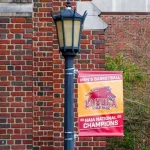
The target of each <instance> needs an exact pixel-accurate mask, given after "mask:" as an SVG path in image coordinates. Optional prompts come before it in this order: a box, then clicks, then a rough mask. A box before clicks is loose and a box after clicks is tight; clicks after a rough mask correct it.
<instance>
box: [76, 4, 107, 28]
mask: <svg viewBox="0 0 150 150" xmlns="http://www.w3.org/2000/svg"><path fill="white" fill-rule="evenodd" d="M86 10H87V13H88V15H87V17H86V19H85V22H84V26H83V29H85V30H86V29H87V30H88V29H91V30H99V29H106V28H107V26H108V25H107V24H106V23H105V22H104V21H103V20H102V19H101V18H100V17H99V15H100V14H101V11H100V9H98V7H96V6H95V5H94V4H93V3H91V2H77V12H78V13H79V14H81V15H82V14H83V13H84V12H85V11H86Z"/></svg>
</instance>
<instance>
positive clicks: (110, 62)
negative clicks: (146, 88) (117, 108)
mask: <svg viewBox="0 0 150 150" xmlns="http://www.w3.org/2000/svg"><path fill="white" fill-rule="evenodd" d="M106 70H111V71H112V70H114V71H115V70H116V71H123V77H124V88H125V89H131V88H132V85H133V84H138V83H139V82H140V83H141V82H143V81H145V79H146V74H144V73H143V72H142V69H141V68H140V67H138V66H137V65H136V64H134V63H133V62H132V60H131V59H129V58H126V57H125V56H124V55H123V53H120V54H119V55H117V56H116V57H110V56H106Z"/></svg>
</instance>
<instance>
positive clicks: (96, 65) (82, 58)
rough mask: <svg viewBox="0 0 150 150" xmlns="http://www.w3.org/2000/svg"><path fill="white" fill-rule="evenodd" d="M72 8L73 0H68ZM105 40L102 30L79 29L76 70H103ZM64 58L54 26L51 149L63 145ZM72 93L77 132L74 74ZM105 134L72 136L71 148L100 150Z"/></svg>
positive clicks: (58, 5) (59, 4) (56, 8)
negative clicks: (72, 145)
mask: <svg viewBox="0 0 150 150" xmlns="http://www.w3.org/2000/svg"><path fill="white" fill-rule="evenodd" d="M71 4H72V6H73V8H75V6H76V1H75V0H74V1H72V3H71ZM65 5H66V3H65V2H62V1H61V0H59V1H57V2H53V11H54V12H58V11H59V10H62V9H64V7H65ZM104 57H105V40H104V31H91V30H86V31H83V33H82V37H81V53H80V54H79V55H77V56H76V57H75V61H74V63H75V68H76V69H78V70H103V69H104V67H105V65H104V63H105V61H104ZM63 68H64V58H63V57H62V56H61V54H60V53H59V50H58V41H57V38H56V30H55V27H53V88H54V89H53V141H54V142H53V147H54V150H62V149H63V125H64V123H63V121H64V118H63V116H64V109H63V107H64V99H63V98H64V89H63V88H64V84H63V83H64V70H63ZM74 82H75V84H74V87H75V89H74V93H75V94H74V96H75V103H74V106H75V109H74V112H75V113H74V115H75V133H76V134H77V132H78V127H77V126H78V124H77V117H78V113H77V76H76V77H75V79H74ZM105 145H106V142H105V138H99V137H98V138H92V137H86V138H83V137H82V138H76V148H75V150H104V149H105Z"/></svg>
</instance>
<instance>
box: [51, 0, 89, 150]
mask: <svg viewBox="0 0 150 150" xmlns="http://www.w3.org/2000/svg"><path fill="white" fill-rule="evenodd" d="M66 6H67V7H66V9H65V10H64V11H61V12H60V13H59V14H57V15H55V16H53V14H52V17H53V20H54V22H55V24H56V30H57V36H58V42H59V50H60V52H61V53H62V56H63V57H64V59H65V87H64V89H65V99H64V150H74V80H73V79H74V65H73V60H74V57H75V56H76V54H77V53H78V52H79V51H80V37H81V31H82V25H83V22H84V20H85V17H86V15H87V12H84V14H83V16H82V15H80V14H78V13H77V12H76V11H73V10H72V9H71V5H70V0H67V5H66ZM68 20H69V22H68ZM70 22H71V23H70ZM67 24H68V26H69V28H68V31H67V29H66V28H67V26H66V25H67ZM75 26H76V27H75ZM70 28H71V29H70ZM71 30H72V31H71ZM66 32H72V35H70V34H69V35H68V34H67V33H66ZM71 39H72V43H71V44H70V40H71ZM67 40H69V41H67Z"/></svg>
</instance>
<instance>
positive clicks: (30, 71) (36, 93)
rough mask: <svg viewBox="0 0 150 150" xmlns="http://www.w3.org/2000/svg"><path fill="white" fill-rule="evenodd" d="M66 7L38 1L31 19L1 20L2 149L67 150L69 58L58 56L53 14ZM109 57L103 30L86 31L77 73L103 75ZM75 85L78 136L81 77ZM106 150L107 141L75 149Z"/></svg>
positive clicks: (85, 142)
mask: <svg viewBox="0 0 150 150" xmlns="http://www.w3.org/2000/svg"><path fill="white" fill-rule="evenodd" d="M30 2H31V1H30ZM65 5H66V3H65V2H62V1H61V0H59V1H52V0H33V16H32V17H31V16H28V17H27V16H26V17H25V16H20V17H17V15H18V14H17V15H16V17H8V16H6V15H5V16H6V17H2V16H1V17H0V111H1V114H0V149H2V150H5V149H6V150H13V149H18V150H31V149H33V150H50V149H51V150H52V149H54V150H62V149H63V115H64V110H63V105H64V103H63V97H64V89H63V88H64V84H63V83H64V70H63V68H64V58H63V57H62V56H61V54H60V53H59V52H58V41H57V38H56V29H55V26H54V23H53V21H52V18H51V16H50V11H54V13H55V12H58V11H59V10H60V9H63V8H64V6H65ZM72 6H73V7H75V6H76V1H75V0H74V1H73V2H72ZM14 14H15V13H14ZM20 14H21V13H20ZM18 16H19V15H18ZM104 57H105V40H104V31H90V30H87V31H83V35H82V37H81V54H79V55H78V56H77V57H76V58H75V68H76V69H79V70H103V69H104ZM74 81H75V84H74V87H75V90H74V91H75V94H74V95H75V104H74V105H75V133H76V134H77V130H78V129H77V116H78V114H77V84H76V81H77V80H76V78H75V80H74ZM105 145H106V143H105V138H100V137H99V138H92V137H86V138H77V139H76V150H85V149H86V150H103V149H104V148H105Z"/></svg>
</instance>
